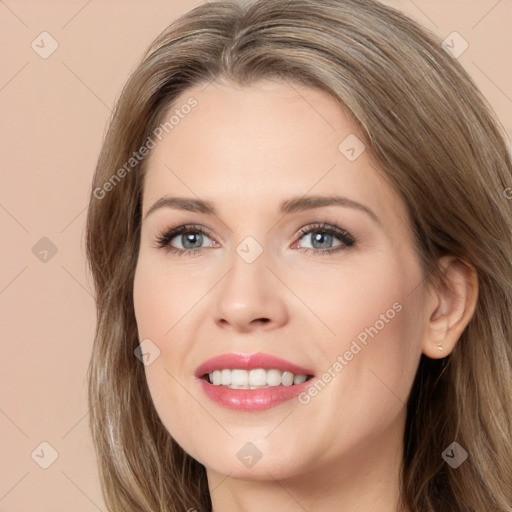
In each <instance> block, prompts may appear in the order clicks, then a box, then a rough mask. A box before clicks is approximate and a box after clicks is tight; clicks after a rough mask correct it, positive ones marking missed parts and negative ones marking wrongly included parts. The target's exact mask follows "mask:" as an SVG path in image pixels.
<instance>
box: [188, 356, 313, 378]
mask: <svg viewBox="0 0 512 512" xmlns="http://www.w3.org/2000/svg"><path fill="white" fill-rule="evenodd" d="M225 368H231V369H241V370H252V369H255V368H263V369H265V370H270V369H273V368H274V369H277V370H282V371H286V372H291V373H293V374H294V375H313V371H312V370H310V369H308V368H304V367H302V366H299V365H296V364H294V363H291V362H290V361H286V360H284V359H280V358H279V357H275V356H271V355H269V354H264V353H262V352H255V353H252V354H235V353H230V354H221V355H219V356H216V357H213V358H211V359H208V360H207V361H204V363H202V364H200V365H199V366H198V367H197V369H196V371H195V373H194V375H195V376H196V377H203V376H204V375H206V374H207V373H210V372H213V371H214V370H222V369H225Z"/></svg>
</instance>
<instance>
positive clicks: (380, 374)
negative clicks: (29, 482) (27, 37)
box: [87, 0, 512, 512]
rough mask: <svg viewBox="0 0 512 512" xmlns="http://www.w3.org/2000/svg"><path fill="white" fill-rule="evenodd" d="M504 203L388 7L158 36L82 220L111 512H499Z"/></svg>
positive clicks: (453, 72)
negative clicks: (94, 297)
mask: <svg viewBox="0 0 512 512" xmlns="http://www.w3.org/2000/svg"><path fill="white" fill-rule="evenodd" d="M511 184H512V164H511V159H510V155H509V153H508V152H507V149H506V145H505V143H504V138H503V135H502V133H500V131H499V129H498V128H497V121H496V120H495V119H494V118H493V116H492V115H491V113H490V111H489V109H488V107H487V106H486V103H485V100H484V99H483V97H482V96H481V94H480V93H479V92H478V90H477V89H476V87H475V86H474V84H473V83H472V81H471V80H470V78H469V77H468V75H467V73H466V72H465V71H464V70H463V69H462V67H461V66H460V65H459V64H458V62H457V61H456V60H455V59H454V58H453V57H452V56H451V55H449V54H448V53H447V52H445V50H444V49H443V48H442V46H441V43H440V42H439V41H437V40H436V39H435V38H434V37H432V36H431V35H428V34H427V33H426V32H425V31H424V30H422V29H421V28H420V27H419V26H418V25H417V24H416V23H414V22H413V21H411V20H410V19H409V18H407V17H405V16H404V15H403V14H401V13H399V12H397V11H395V10H393V9H391V8H389V7H386V6H384V5H381V4H380V3H377V2H375V1H373V0H344V1H341V0H328V1H324V2H321V3H320V2H315V1H313V0H290V1H286V2H283V1H282V0H266V1H264V2H263V1H256V2H251V3H245V4H244V3H241V2H236V1H235V0H233V1H228V2H210V3H208V4H205V5H202V6H200V7H198V8H196V9H194V10H192V11H191V12H189V13H188V14H186V15H185V16H183V17H182V18H180V19H179V20H178V21H176V22H175V23H173V24H172V25H171V26H169V27H168V28H167V29H166V30H165V31H164V32H163V33H162V34H161V35H160V36H159V37H158V38H157V39H156V40H155V41H154V43H153V44H152V45H151V47H150V48H149V49H148V51H147V53H146V55H145V56H144V58H143V60H142V62H141V63H140V65H139V66H138V68H137V69H136V70H135V72H134V73H133V75H132V76H131V78H130V79H129V81H128V83H127V84H126V86H125V88H124V90H123V92H122V95H121V97H120V98H119V101H118V103H117V106H116V110H115V114H114V116H113V119H112V121H111V125H110V127H109V130H108V133H107V135H106V138H105V141H104V143H103V147H102V151H101V154H100V158H99V161H98V165H97V169H96V174H95V176H94V181H93V185H92V191H91V202H90V207H89V212H88V222H87V255H88V258H89V262H90V265H91V269H92V273H93V276H94V280H95V286H96V291H97V313H98V324H97V332H96V338H95V345H94V351H93V355H92V359H91V364H90V368H89V400H90V405H91V420H90V427H91V430H92V435H93V439H94V443H95V447H96V450H97V455H98V461H99V469H100V478H101V484H102V489H103V493H104V496H105V500H106V503H107V506H108V507H109V510H113V511H114V510H115V511H120V510H130V511H132V510H133V511H135V510H140V511H157V510H158V511H178V510H197V511H207V510H213V511H214V512H223V511H231V510H244V511H259V510H265V511H266V510H274V509H276V510H281V511H283V510H284V511H295V510H308V511H309V510H329V511H331V510H332V511H334V510H354V511H355V510H357V511H359V512H366V511H370V510H372V511H373V510H379V511H388V510H389V511H398V510H400V511H407V512H413V511H414V512H418V511H422V512H423V511H425V512H426V511H428V512H433V511H448V510H449V511H461V512H462V511H474V512H482V511H491V510H492V511H500V512H505V511H510V510H511V508H510V507H511V504H512V462H511V461H512V453H511V443H510V439H511V431H512V425H511V418H512V404H511V395H510V390H511V389H512V372H511V367H512V364H511V363H512V347H511V340H512V319H511V315H510V312H511V310H512V244H511V239H512V237H511V235H512V215H511V206H512V203H511V202H510V200H509V196H510V194H508V193H507V191H509V190H510V186H511ZM189 244H191V245H189ZM181 256H185V257H181Z"/></svg>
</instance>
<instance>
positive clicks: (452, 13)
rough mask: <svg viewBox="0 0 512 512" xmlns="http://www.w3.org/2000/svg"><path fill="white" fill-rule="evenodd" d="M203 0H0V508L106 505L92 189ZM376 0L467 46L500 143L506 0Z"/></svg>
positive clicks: (39, 511)
mask: <svg viewBox="0 0 512 512" xmlns="http://www.w3.org/2000/svg"><path fill="white" fill-rule="evenodd" d="M201 3H202V2H201V0H197V1H195V0H166V1H163V0H150V1H144V2H143V1H126V0H125V1H113V0H108V1H100V0H89V1H86V0H66V1H63V0H61V1H56V0H54V1H44V2H41V1H36V0H31V1H29V0H25V1H23V0H5V1H3V0H0V48H1V67H0V109H1V117H0V141H1V148H0V149H1V151H0V168H1V170H2V175H1V180H2V181H1V184H2V185H1V189H0V190H1V196H0V225H1V229H2V231H1V233H2V235H1V236H2V244H1V247H3V249H2V250H1V258H2V259H1V267H0V311H1V327H2V338H1V343H2V345H1V348H2V358H1V362H0V365H1V366H0V368H1V377H0V378H1V386H0V434H1V435H0V449H1V453H0V460H1V470H0V512H50V511H51V512H60V511H62V512H70V511H72V512H91V511H96V510H102V511H106V507H105V505H104V502H103V500H102V498H101V492H100V486H99V480H98V476H97V470H96V460H95V454H94V450H93V446H92V442H91V438H90V435H89V432H88V406H87V400H86V381H85V374H86V370H87V365H88V362H89V357H90V354H91V350H92V342H93V334H94V327H95V321H96V320H95V305H94V300H93V297H92V291H91V290H92V289H91V279H90V276H89V274H88V271H87V267H86V260H85V255H84V227H85V220H86V207H87V203H88V200H89V197H88V194H89V187H90V183H91V178H92V175H93V171H94V167H95V163H96V159H97V157H98V152H99V149H100V145H101V141H102V138H103V135H104V132H105V129H106V125H107V121H108V119H109V116H110V114H111V109H112V107H113V104H114V101H115V99H116V98H117V97H118V96H119V93H120V91H121V87H122V86H123V84H124V83H125V81H126V79H127V78H128V76H129V74H130V73H131V72H132V71H133V70H134V67H135V65H136V63H137V62H138V60H139V58H140V57H141V54H142V53H143V51H144V50H145V48H146V47H147V45H148V44H149V43H150V42H151V41H152V40H153V39H154V37H156V35H157V34H158V33H160V32H161V30H163V29H164V28H165V27H166V26H167V25H168V24H169V23H170V22H172V21H173V20H174V19H175V18H177V17H178V16H180V15H181V14H183V13H185V12H186V11H188V10H190V9H192V8H194V7H196V6H198V5H200V4H201ZM386 3H388V4H390V5H393V6H395V7H398V8H400V9H402V10H403V11H405V12H406V13H408V14H410V15H411V16H412V17H413V18H415V19H416V20H418V21H419V22H420V23H421V24H422V25H424V26H425V27H426V28H428V29H430V30H432V31H433V32H434V33H436V34H438V35H439V36H441V38H442V39H444V38H446V37H447V36H448V35H450V34H452V33H453V32H454V31H455V32H458V34H460V36H462V38H463V39H464V40H465V41H467V43H468V45H469V46H468V48H467V49H466V51H464V53H462V54H461V55H460V56H459V57H458V59H459V60H460V62H461V63H462V64H463V65H464V67H465V68H466V69H467V71H468V72H469V73H470V74H471V75H472V77H473V78H474V80H475V81H476V83H477V84H478V86H479V87H480V88H481V90H482V91H483V93H484V95H485V96H486V97H487V99H488V101H489V102H490V104H491V106H492V108H493V109H494V111H495V112H496V113H497V115H498V116H499V118H500V120H501V123H502V124H503V126H504V127H505V129H506V130H507V132H508V134H509V137H510V134H511V133H512V122H511V118H512V115H511V114H512V99H511V98H512V73H511V68H510V62H509V61H508V60H507V54H508V53H509V50H510V48H511V47H512V35H511V32H512V31H511V30H510V22H511V20H512V1H510V0H499V1H497V0H458V1H454V0H451V1H447V0H415V1H414V2H413V1H412V0H392V1H391V0H390V1H387V2H386ZM55 48H56V49H55ZM52 50H54V51H53V53H51V52H52ZM50 53H51V54H50ZM511 185H512V183H511ZM475 242H476V243H478V242H477V241H475ZM45 466H47V467H46V468H45Z"/></svg>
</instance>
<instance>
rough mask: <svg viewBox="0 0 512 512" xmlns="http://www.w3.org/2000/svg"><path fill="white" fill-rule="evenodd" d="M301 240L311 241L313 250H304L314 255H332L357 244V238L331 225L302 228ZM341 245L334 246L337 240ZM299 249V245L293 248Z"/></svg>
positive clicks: (322, 224) (321, 224) (323, 224)
mask: <svg viewBox="0 0 512 512" xmlns="http://www.w3.org/2000/svg"><path fill="white" fill-rule="evenodd" d="M298 236H299V238H300V239H302V238H306V239H307V238H308V237H309V239H310V240H311V245H312V248H308V247H306V248H303V250H304V251H305V252H308V251H312V252H313V253H314V254H323V255H326V254H332V253H334V252H339V251H343V250H346V249H348V248H349V247H352V246H354V245H355V244H356V242H357V240H356V237H354V236H353V235H351V234H350V233H349V232H348V231H345V230H344V229H342V228H340V227H338V226H335V225H331V224H325V223H320V224H314V225H312V226H306V227H304V228H302V229H301V230H300V232H299V234H298ZM336 239H337V240H338V241H339V242H340V243H339V244H338V245H336V246H333V245H332V244H333V243H334V241H335V240H336ZM292 247H293V248H296V247H297V244H294V245H293V246H292Z"/></svg>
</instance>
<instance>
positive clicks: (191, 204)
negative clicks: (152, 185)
mask: <svg viewBox="0 0 512 512" xmlns="http://www.w3.org/2000/svg"><path fill="white" fill-rule="evenodd" d="M326 206H341V207H344V208H353V209H356V210H359V211H362V212H364V213H366V214H368V215H369V216H370V217H371V218H372V219H373V220H374V221H375V222H377V223H378V224H380V223H381V222H380V220H379V218H378V217H377V215H376V214H375V212H374V211H373V210H371V209H370V208H369V207H368V206H365V205H364V204H361V203H358V202H357V201H354V200H352V199H349V198H347V197H341V196H332V195H330V196H302V197H293V198H291V199H287V200H286V201H283V202H282V203H281V205H280V207H279V211H280V213H282V214H283V215H290V214H292V213H298V212H303V211H306V210H313V209H315V208H323V207H326ZM160 208H174V209H177V210H186V211H190V212H197V213H204V214H206V215H215V216H217V210H216V209H215V207H214V206H213V204H212V203H211V202H210V201H204V200H202V199H195V198H189V197H170V196H164V197H161V198H160V199H158V201H156V203H154V204H153V206H151V208H150V209H149V210H148V211H147V212H146V215H144V220H145V219H146V218H147V217H148V215H150V214H151V213H153V212H154V211H155V210H158V209H160Z"/></svg>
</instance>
